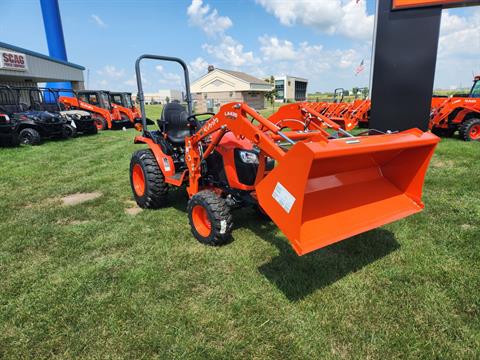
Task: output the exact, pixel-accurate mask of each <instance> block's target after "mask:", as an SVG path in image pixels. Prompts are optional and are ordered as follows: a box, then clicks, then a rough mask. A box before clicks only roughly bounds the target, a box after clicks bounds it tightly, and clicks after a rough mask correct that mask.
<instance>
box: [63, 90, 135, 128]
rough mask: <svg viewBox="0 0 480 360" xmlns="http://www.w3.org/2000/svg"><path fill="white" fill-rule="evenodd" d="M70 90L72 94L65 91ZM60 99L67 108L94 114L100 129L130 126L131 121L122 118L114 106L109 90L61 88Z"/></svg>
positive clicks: (93, 116)
mask: <svg viewBox="0 0 480 360" xmlns="http://www.w3.org/2000/svg"><path fill="white" fill-rule="evenodd" d="M65 92H69V93H71V94H72V95H71V96H65V95H63V93H65ZM58 100H59V101H60V102H61V103H62V104H64V106H65V107H66V109H67V110H69V109H79V110H85V111H88V112H90V113H91V114H92V118H93V119H94V120H95V124H96V126H97V129H98V130H106V129H121V128H123V127H125V126H128V125H129V123H130V121H129V120H128V119H125V118H122V116H121V115H120V112H119V111H118V109H116V108H115V107H114V106H112V103H111V102H110V96H109V95H108V92H107V91H102V90H82V91H77V92H74V91H73V90H61V95H60V97H59V98H58Z"/></svg>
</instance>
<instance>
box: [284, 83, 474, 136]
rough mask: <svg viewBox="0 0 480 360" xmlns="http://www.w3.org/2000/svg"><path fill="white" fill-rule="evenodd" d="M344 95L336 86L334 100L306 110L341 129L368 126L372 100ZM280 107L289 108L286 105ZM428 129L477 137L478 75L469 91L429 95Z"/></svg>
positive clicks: (313, 103) (440, 133)
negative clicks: (448, 94)
mask: <svg viewBox="0 0 480 360" xmlns="http://www.w3.org/2000/svg"><path fill="white" fill-rule="evenodd" d="M343 95H344V90H343V89H341V88H339V89H335V92H334V97H333V101H331V102H327V101H325V102H309V103H304V108H305V111H307V112H314V113H316V114H320V115H323V116H325V117H327V118H329V119H330V120H333V121H334V122H335V123H337V124H338V125H340V126H341V127H342V128H343V129H344V130H348V131H349V130H352V129H354V128H355V127H357V126H358V127H361V128H369V127H370V126H369V121H370V108H371V101H370V100H369V99H367V98H363V99H357V98H356V99H354V101H353V102H344V101H343ZM283 111H287V112H288V111H289V110H288V106H287V107H286V108H285V109H284V110H283ZM429 129H430V130H431V131H432V132H433V133H435V134H436V135H439V136H443V137H451V136H453V135H454V134H455V132H457V131H458V133H459V135H460V138H461V139H463V140H465V141H480V76H476V77H475V79H474V81H473V86H472V88H471V90H470V93H467V94H454V95H453V96H450V97H447V96H434V97H432V103H431V112H430V121H429Z"/></svg>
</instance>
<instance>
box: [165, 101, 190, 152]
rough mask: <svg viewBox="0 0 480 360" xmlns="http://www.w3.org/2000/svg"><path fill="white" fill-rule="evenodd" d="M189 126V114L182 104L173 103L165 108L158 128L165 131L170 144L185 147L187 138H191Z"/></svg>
mask: <svg viewBox="0 0 480 360" xmlns="http://www.w3.org/2000/svg"><path fill="white" fill-rule="evenodd" d="M163 124H164V127H163ZM188 125H189V122H188V112H187V111H186V110H185V108H184V107H183V106H182V105H181V104H179V103H177V102H171V103H168V104H167V105H165V106H164V108H163V111H162V116H161V118H160V120H159V122H158V127H159V128H160V129H162V128H164V129H165V132H166V134H167V139H168V141H169V142H170V143H172V144H173V145H174V146H184V145H185V137H187V136H190V127H189V126H188Z"/></svg>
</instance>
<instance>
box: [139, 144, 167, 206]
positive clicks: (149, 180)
mask: <svg viewBox="0 0 480 360" xmlns="http://www.w3.org/2000/svg"><path fill="white" fill-rule="evenodd" d="M130 185H131V187H132V191H133V196H134V197H135V201H136V202H137V204H138V206H140V207H141V208H143V209H158V208H160V207H162V206H164V205H165V201H166V198H167V192H168V184H167V183H165V177H164V176H163V173H162V170H160V167H159V166H158V163H157V160H156V159H155V156H154V155H153V153H152V152H151V151H150V150H148V149H147V150H138V151H135V152H134V153H133V155H132V159H131V160H130Z"/></svg>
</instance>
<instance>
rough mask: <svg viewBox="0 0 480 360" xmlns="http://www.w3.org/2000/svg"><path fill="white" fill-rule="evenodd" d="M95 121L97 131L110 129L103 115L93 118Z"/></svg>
mask: <svg viewBox="0 0 480 360" xmlns="http://www.w3.org/2000/svg"><path fill="white" fill-rule="evenodd" d="M92 117H93V119H94V121H95V126H96V127H97V130H107V129H108V123H107V120H105V118H104V117H103V116H101V115H95V116H92Z"/></svg>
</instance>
